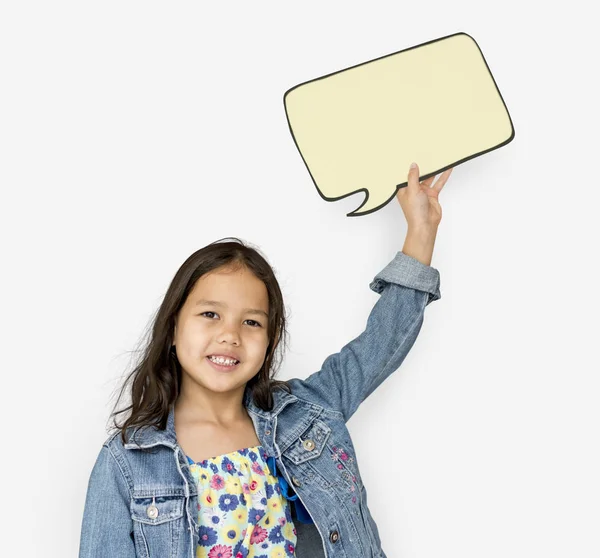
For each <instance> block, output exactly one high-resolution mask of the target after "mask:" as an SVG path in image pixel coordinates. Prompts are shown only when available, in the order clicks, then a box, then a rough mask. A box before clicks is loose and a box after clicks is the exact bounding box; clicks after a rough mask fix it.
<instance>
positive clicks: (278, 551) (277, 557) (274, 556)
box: [269, 547, 286, 558]
mask: <svg viewBox="0 0 600 558" xmlns="http://www.w3.org/2000/svg"><path fill="white" fill-rule="evenodd" d="M269 558H286V554H285V550H284V549H283V548H281V547H279V548H274V549H273V550H271V553H270V554H269Z"/></svg>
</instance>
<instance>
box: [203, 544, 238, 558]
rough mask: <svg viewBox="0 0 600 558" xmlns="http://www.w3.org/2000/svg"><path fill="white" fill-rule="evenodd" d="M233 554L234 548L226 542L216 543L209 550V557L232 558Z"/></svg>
mask: <svg viewBox="0 0 600 558" xmlns="http://www.w3.org/2000/svg"><path fill="white" fill-rule="evenodd" d="M232 556H233V550H232V549H231V547H230V546H225V545H224V544H216V545H215V546H213V547H212V548H211V549H210V550H209V551H208V558H231V557H232Z"/></svg>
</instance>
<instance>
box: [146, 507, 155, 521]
mask: <svg viewBox="0 0 600 558" xmlns="http://www.w3.org/2000/svg"><path fill="white" fill-rule="evenodd" d="M146 515H147V516H148V517H149V518H150V519H156V518H157V517H158V508H157V507H156V506H155V505H154V504H150V505H149V506H148V507H147V508H146Z"/></svg>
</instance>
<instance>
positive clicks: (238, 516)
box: [231, 506, 248, 523]
mask: <svg viewBox="0 0 600 558" xmlns="http://www.w3.org/2000/svg"><path fill="white" fill-rule="evenodd" d="M231 513H232V514H233V515H232V517H233V519H235V521H237V522H238V523H247V522H248V510H247V509H246V508H244V507H243V506H238V508H237V509H235V510H234V511H232V512H231Z"/></svg>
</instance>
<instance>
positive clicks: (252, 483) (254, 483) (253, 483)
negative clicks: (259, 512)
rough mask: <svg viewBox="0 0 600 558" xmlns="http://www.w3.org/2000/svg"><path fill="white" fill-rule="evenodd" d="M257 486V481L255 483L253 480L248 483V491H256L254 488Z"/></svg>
mask: <svg viewBox="0 0 600 558" xmlns="http://www.w3.org/2000/svg"><path fill="white" fill-rule="evenodd" d="M257 486H258V482H257V481H255V480H253V481H252V482H251V483H250V490H256V487H257Z"/></svg>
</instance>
